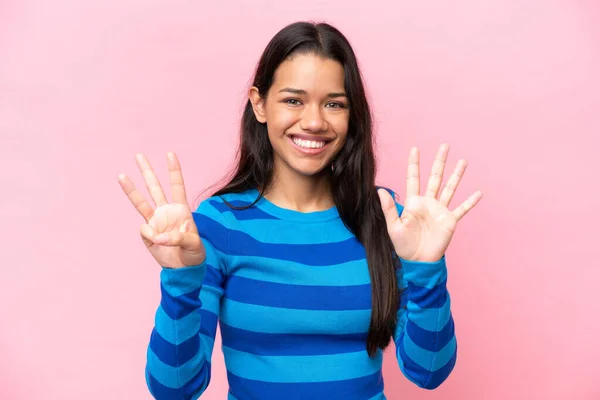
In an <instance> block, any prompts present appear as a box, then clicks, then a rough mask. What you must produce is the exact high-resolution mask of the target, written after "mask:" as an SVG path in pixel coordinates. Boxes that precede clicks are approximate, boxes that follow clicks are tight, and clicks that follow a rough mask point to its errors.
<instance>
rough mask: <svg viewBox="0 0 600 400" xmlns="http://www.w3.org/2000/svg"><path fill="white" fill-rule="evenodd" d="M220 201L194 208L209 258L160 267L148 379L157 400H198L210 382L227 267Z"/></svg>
mask: <svg viewBox="0 0 600 400" xmlns="http://www.w3.org/2000/svg"><path fill="white" fill-rule="evenodd" d="M215 202H218V200H212V201H211V199H209V200H205V201H203V202H202V203H201V204H200V206H199V207H198V209H197V211H196V212H194V213H193V217H194V222H195V223H196V226H197V228H198V232H199V234H200V238H201V240H202V243H203V245H204V247H205V249H206V259H205V261H204V262H203V263H202V264H201V265H196V266H190V267H185V268H178V269H168V268H163V269H162V270H161V272H160V293H161V298H160V305H159V306H158V310H157V311H156V314H155V322H154V327H153V329H152V333H151V335H150V342H149V345H148V349H147V361H146V384H147V386H148V389H149V390H150V393H151V394H152V396H153V397H154V398H155V399H158V400H162V399H169V400H172V399H177V400H188V399H198V398H199V397H200V396H201V395H202V393H203V392H204V391H205V390H206V388H207V386H208V384H209V382H210V375H211V364H210V361H211V355H212V351H213V347H214V340H215V334H216V329H217V321H218V317H219V303H220V299H221V296H222V295H223V284H224V280H225V277H226V266H227V265H226V258H227V257H226V254H227V229H226V227H225V224H224V221H223V216H222V214H221V213H220V212H219V211H218V210H217V209H216V208H215V207H214V204H215Z"/></svg>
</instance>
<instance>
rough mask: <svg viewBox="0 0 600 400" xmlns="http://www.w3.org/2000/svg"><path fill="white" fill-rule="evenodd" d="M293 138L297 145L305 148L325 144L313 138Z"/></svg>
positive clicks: (318, 146)
mask: <svg viewBox="0 0 600 400" xmlns="http://www.w3.org/2000/svg"><path fill="white" fill-rule="evenodd" d="M293 140H294V143H296V144H297V145H298V146H300V147H304V148H307V149H320V148H321V147H323V146H325V142H318V141H315V140H302V139H298V138H294V139H293Z"/></svg>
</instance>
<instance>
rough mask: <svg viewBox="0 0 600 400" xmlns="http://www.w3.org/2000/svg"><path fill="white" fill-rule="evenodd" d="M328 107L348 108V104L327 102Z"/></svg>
mask: <svg viewBox="0 0 600 400" xmlns="http://www.w3.org/2000/svg"><path fill="white" fill-rule="evenodd" d="M326 107H328V108H346V106H345V105H344V104H342V103H327V106H326Z"/></svg>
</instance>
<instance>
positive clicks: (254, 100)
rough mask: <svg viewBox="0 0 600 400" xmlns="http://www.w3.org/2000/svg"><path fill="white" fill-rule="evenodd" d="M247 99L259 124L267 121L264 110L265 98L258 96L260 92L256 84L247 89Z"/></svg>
mask: <svg viewBox="0 0 600 400" xmlns="http://www.w3.org/2000/svg"><path fill="white" fill-rule="evenodd" d="M248 99H249V100H250V103H251V104H252V110H254V116H255V117H256V119H257V120H258V122H260V123H261V124H264V123H265V122H267V114H266V112H265V99H263V98H262V97H260V93H259V92H258V88H257V87H256V86H252V87H251V88H250V90H249V91H248Z"/></svg>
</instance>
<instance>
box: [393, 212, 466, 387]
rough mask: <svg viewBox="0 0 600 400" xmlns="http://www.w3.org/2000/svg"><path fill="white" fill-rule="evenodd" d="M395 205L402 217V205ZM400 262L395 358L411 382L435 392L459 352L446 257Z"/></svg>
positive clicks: (449, 370) (450, 370)
mask: <svg viewBox="0 0 600 400" xmlns="http://www.w3.org/2000/svg"><path fill="white" fill-rule="evenodd" d="M396 206H397V208H398V212H399V214H401V213H402V206H401V205H399V204H396ZM401 262H402V268H401V269H400V270H399V271H398V274H397V275H398V283H399V285H400V287H401V288H403V289H404V292H403V294H402V299H401V302H400V308H399V310H398V325H397V327H396V331H395V333H394V343H395V345H396V358H397V360H398V365H399V366H400V369H401V371H402V373H403V374H404V376H406V378H408V379H409V380H410V381H411V382H413V383H415V384H416V385H417V386H419V387H421V388H424V389H435V388H437V387H438V386H440V385H441V384H442V383H443V382H444V381H445V380H446V379H447V378H448V376H449V375H450V373H451V372H452V370H453V369H454V365H455V363H456V353H457V347H456V336H455V334H454V320H453V318H452V313H451V310H450V295H449V293H448V290H447V287H446V279H447V269H446V257H445V256H443V257H442V258H441V259H440V260H439V261H437V262H418V261H408V260H402V259H401Z"/></svg>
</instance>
